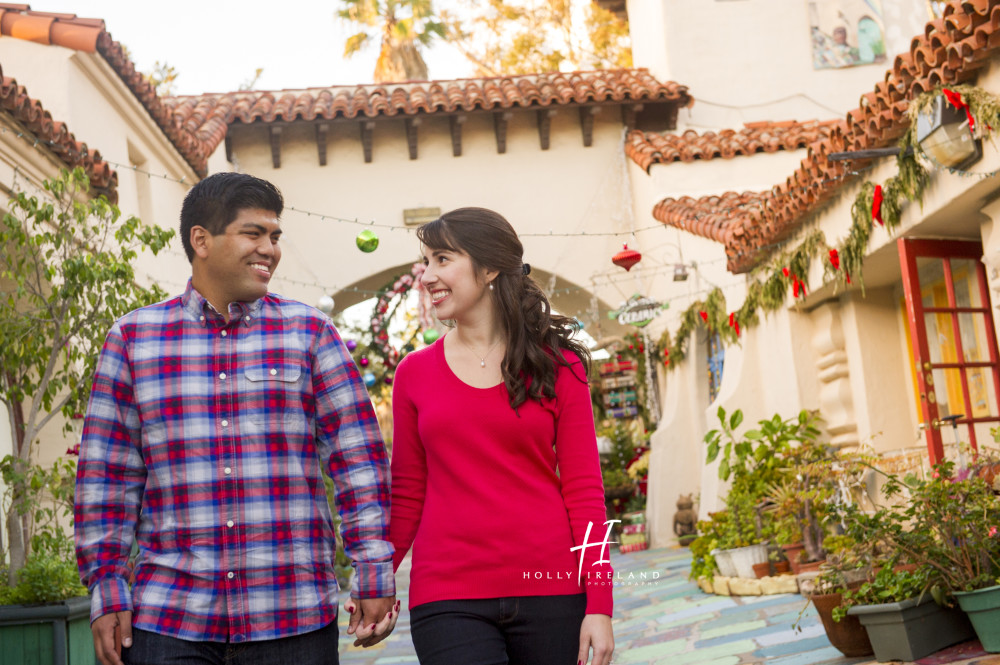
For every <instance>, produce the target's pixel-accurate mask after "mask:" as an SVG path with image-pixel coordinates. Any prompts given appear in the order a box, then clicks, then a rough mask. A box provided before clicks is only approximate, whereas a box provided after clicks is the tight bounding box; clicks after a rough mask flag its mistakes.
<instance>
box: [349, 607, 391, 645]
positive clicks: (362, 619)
mask: <svg viewBox="0 0 1000 665" xmlns="http://www.w3.org/2000/svg"><path fill="white" fill-rule="evenodd" d="M344 609H345V610H347V611H348V612H350V613H351V621H350V624H349V625H348V626H347V634H348V635H354V637H356V638H357V639H355V640H354V646H356V647H364V648H368V647H370V646H374V645H376V644H378V643H379V642H381V641H382V640H384V639H385V638H387V637H389V633H391V632H392V629H393V628H395V627H396V619H398V618H399V601H398V600H396V597H395V596H387V597H385V598H366V599H364V600H358V599H357V598H354V597H351V599H350V600H348V601H347V602H345V603H344Z"/></svg>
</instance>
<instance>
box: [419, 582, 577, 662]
mask: <svg viewBox="0 0 1000 665" xmlns="http://www.w3.org/2000/svg"><path fill="white" fill-rule="evenodd" d="M586 610H587V596H586V594H582V593H581V594H577V595H572V596H519V597H516V598H490V599H485V600H482V599H475V600H440V601H436V602H433V603H425V604H423V605H418V606H417V607H414V608H413V609H412V610H410V631H411V633H412V634H413V646H414V647H415V648H416V650H417V657H418V658H419V659H420V664H421V665H459V664H460V665H576V662H577V661H578V660H579V657H578V654H579V652H580V625H581V624H582V623H583V617H584V615H585V614H586Z"/></svg>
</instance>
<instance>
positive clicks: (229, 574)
mask: <svg viewBox="0 0 1000 665" xmlns="http://www.w3.org/2000/svg"><path fill="white" fill-rule="evenodd" d="M226 577H228V578H229V579H233V578H234V577H236V573H233V572H229V573H226Z"/></svg>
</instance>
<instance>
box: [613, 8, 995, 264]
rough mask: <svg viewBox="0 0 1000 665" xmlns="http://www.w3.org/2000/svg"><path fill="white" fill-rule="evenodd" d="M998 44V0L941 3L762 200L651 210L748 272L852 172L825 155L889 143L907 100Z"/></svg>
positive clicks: (962, 73) (967, 74)
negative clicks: (706, 208)
mask: <svg viewBox="0 0 1000 665" xmlns="http://www.w3.org/2000/svg"><path fill="white" fill-rule="evenodd" d="M998 48H1000V0H964V1H963V0H952V1H951V2H949V3H948V4H947V5H945V7H944V11H943V18H941V19H939V20H936V21H931V22H930V23H928V24H927V26H926V27H925V30H924V33H923V34H922V35H918V36H917V37H915V38H914V39H913V40H912V42H911V44H910V50H909V51H908V52H907V53H902V54H900V55H898V56H896V58H895V59H894V60H893V63H892V69H890V70H889V71H887V72H886V74H885V79H884V81H881V82H879V83H878V84H877V85H876V86H875V90H874V92H872V93H869V94H866V95H864V96H863V97H862V103H861V106H859V107H858V108H856V109H852V110H851V111H850V112H848V113H847V117H846V122H845V123H843V124H841V125H838V126H834V127H832V128H831V130H830V132H829V134H828V135H827V136H825V137H824V138H822V139H820V141H819V142H817V143H814V144H813V145H811V146H810V147H809V151H808V153H807V155H806V157H805V158H804V159H803V160H802V162H801V164H800V166H799V168H798V170H797V171H796V172H795V173H794V174H793V175H792V176H791V177H789V178H788V179H787V180H786V182H785V183H783V184H781V185H778V186H775V187H774V188H772V189H771V190H770V192H768V193H766V194H765V195H764V196H763V198H762V199H761V204H762V205H761V206H758V207H756V208H754V207H753V206H723V207H721V208H716V209H715V210H714V211H713V212H710V213H702V212H699V208H697V207H696V206H692V205H689V206H688V213H686V214H688V215H689V216H690V215H695V216H697V215H700V214H704V215H707V217H706V219H707V220H708V223H707V224H704V223H703V224H700V225H699V224H697V223H695V221H694V220H692V219H688V218H684V217H680V216H678V213H677V212H676V211H677V210H678V208H676V205H677V203H678V202H676V201H674V200H673V199H666V200H664V201H661V202H660V203H659V204H657V205H656V207H655V208H654V216H656V217H657V219H660V220H661V221H663V222H664V223H666V224H670V225H673V226H681V223H682V222H683V224H686V225H687V226H688V227H690V228H691V230H692V232H698V231H701V233H699V235H704V236H705V237H711V238H714V239H717V240H718V239H719V236H720V235H722V236H723V237H724V240H721V242H725V245H726V255H727V257H728V267H729V270H731V271H733V272H745V271H747V270H750V269H751V268H752V267H753V266H754V265H755V264H756V263H757V262H758V261H759V260H760V259H761V258H762V257H763V256H765V255H766V253H767V249H768V247H769V246H770V245H772V244H773V243H776V242H779V241H780V240H782V239H783V238H785V237H787V236H788V235H789V234H791V233H792V232H793V231H795V229H796V228H797V227H798V226H799V225H800V224H801V223H802V221H803V220H804V219H805V218H806V216H807V215H809V214H810V213H812V212H814V211H815V210H817V208H818V207H819V206H821V205H823V203H825V202H826V201H828V200H829V199H830V198H831V197H832V196H833V195H835V194H836V193H837V192H838V191H839V190H840V188H841V187H843V186H845V185H846V184H848V183H850V182H852V181H854V180H855V179H856V178H857V176H856V175H854V174H853V172H852V171H851V169H850V168H848V163H847V162H842V161H830V160H829V159H828V158H827V155H829V154H830V153H832V152H843V151H845V150H858V149H864V148H880V147H885V146H888V145H891V144H892V143H894V142H895V141H896V140H898V139H899V137H900V136H901V135H902V134H903V133H904V132H905V131H906V129H907V127H908V122H909V120H908V118H907V116H906V110H907V108H908V106H909V102H908V100H912V99H914V98H916V97H917V96H919V95H920V94H921V93H923V92H925V91H927V90H932V89H934V88H935V87H937V86H939V85H954V84H956V83H962V82H965V81H968V80H970V79H972V78H973V77H975V75H976V72H977V71H978V69H979V68H980V67H982V66H984V65H985V64H986V63H987V62H988V61H989V60H990V59H991V58H993V57H996V55H997V49H998ZM630 138H631V137H630ZM630 143H631V141H630ZM633 159H635V158H633ZM637 161H638V160H637ZM665 161H666V160H665ZM640 163H641V162H640ZM650 163H652V162H650ZM856 164H857V162H854V163H853V164H850V166H851V167H852V168H853V167H854V166H855V165H856ZM682 200H683V199H682ZM722 217H726V218H727V219H726V220H725V221H724V220H723V219H722ZM681 228H686V227H684V226H681ZM723 228H724V229H725V231H724V233H721V234H720V231H719V229H723Z"/></svg>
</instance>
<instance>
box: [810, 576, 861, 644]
mask: <svg viewBox="0 0 1000 665" xmlns="http://www.w3.org/2000/svg"><path fill="white" fill-rule="evenodd" d="M856 585H857V582H853V583H848V582H847V581H846V577H845V575H844V568H843V567H841V566H838V565H837V564H836V563H835V564H834V565H831V566H828V567H827V568H826V569H825V570H824V571H823V572H822V573H821V574H820V576H819V577H818V578H817V580H816V585H815V587H813V589H812V591H811V592H810V593H809V594H808V599H809V602H811V603H812V605H813V607H815V608H816V613H817V614H819V618H820V621H821V622H822V623H823V630H824V631H826V637H827V639H828V640H830V644H831V645H833V646H834V647H835V648H836V649H837V650H838V651H840V652H841V653H842V654H844V655H845V656H847V657H848V658H858V657H861V656H868V655H870V654H872V653H874V650H873V649H872V644H871V641H870V640H869V639H868V633H867V632H866V631H865V628H864V626H862V625H861V622H860V621H859V620H858V619H857V617H853V616H839V615H838V616H836V617H835V616H834V612H835V611H836V610H837V608H839V607H841V605H842V604H843V595H844V594H845V593H847V592H848V591H849V590H850V589H851V588H853V587H854V586H856Z"/></svg>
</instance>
